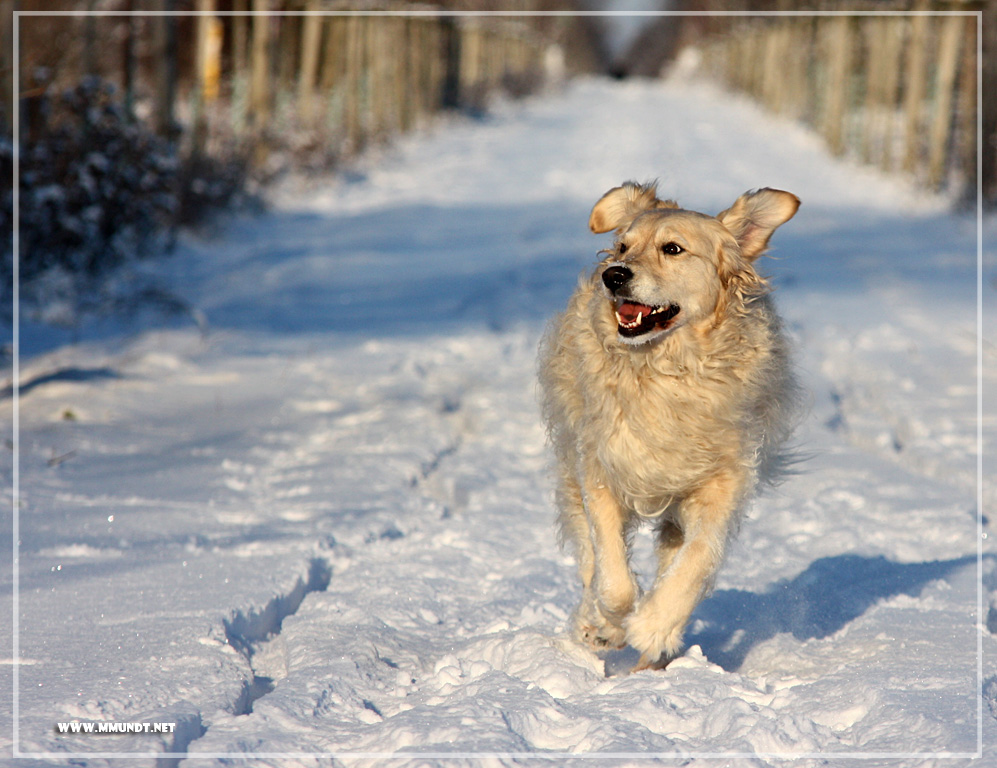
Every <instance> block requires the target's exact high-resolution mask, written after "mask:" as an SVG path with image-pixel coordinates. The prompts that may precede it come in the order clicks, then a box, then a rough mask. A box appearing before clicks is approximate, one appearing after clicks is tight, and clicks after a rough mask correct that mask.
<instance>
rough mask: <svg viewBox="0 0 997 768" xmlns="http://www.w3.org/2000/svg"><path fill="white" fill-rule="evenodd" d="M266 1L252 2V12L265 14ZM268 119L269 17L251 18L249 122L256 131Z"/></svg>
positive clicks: (266, 8)
mask: <svg viewBox="0 0 997 768" xmlns="http://www.w3.org/2000/svg"><path fill="white" fill-rule="evenodd" d="M268 5H269V3H268V0H253V12H254V13H255V14H262V13H265V12H266V11H267V10H269V8H268ZM269 117H270V17H269V16H261V15H255V16H253V50H252V62H251V67H250V84H249V120H250V124H251V125H252V126H253V128H254V129H255V130H257V131H259V130H260V129H262V128H263V127H264V126H265V125H266V122H267V120H268V119H269Z"/></svg>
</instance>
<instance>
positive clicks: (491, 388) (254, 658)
mask: <svg viewBox="0 0 997 768" xmlns="http://www.w3.org/2000/svg"><path fill="white" fill-rule="evenodd" d="M654 177H657V178H658V179H659V180H660V189H661V191H662V192H663V193H664V194H667V195H668V196H674V197H675V198H677V199H678V200H679V201H680V202H681V203H683V204H685V205H687V206H689V207H693V208H696V209H698V210H709V211H719V210H721V209H723V208H724V207H726V206H727V205H728V204H729V203H731V202H732V201H733V200H734V198H735V197H736V196H737V195H739V194H740V193H742V192H744V191H745V190H747V189H749V188H755V187H760V186H774V187H781V188H783V189H788V190H790V191H792V192H794V193H796V194H797V195H798V196H799V197H800V198H801V199H802V200H803V207H802V209H801V211H800V213H799V214H798V216H797V217H796V218H795V219H794V220H793V221H791V222H790V223H789V224H787V225H786V226H785V227H784V228H782V229H781V230H780V231H779V233H778V234H777V235H776V237H775V241H774V246H775V248H774V253H773V255H774V256H775V257H776V258H775V259H772V260H768V261H767V262H766V264H765V268H766V269H767V271H768V272H769V273H770V274H771V275H772V277H773V279H774V282H775V284H776V286H777V294H776V297H777V303H778V305H779V307H780V308H781V310H782V313H783V315H784V317H785V319H786V321H787V324H788V326H789V327H790V329H791V331H792V333H793V336H794V340H795V342H796V344H797V346H798V350H799V354H798V362H799V366H800V369H801V376H802V378H803V380H804V382H805V384H806V386H807V387H808V389H809V390H810V392H811V393H812V413H811V416H810V418H809V419H808V420H807V422H806V424H805V425H804V427H803V429H802V430H801V433H800V442H801V444H802V447H803V449H804V450H805V451H806V452H807V453H808V454H809V455H810V458H809V460H808V461H807V462H806V464H805V465H804V467H803V471H802V472H801V474H799V475H797V476H794V477H792V478H790V479H789V481H788V482H786V483H785V484H784V485H783V486H782V487H781V488H780V489H779V490H778V492H777V493H773V494H770V495H767V496H765V497H763V498H761V499H760V500H758V501H757V502H756V503H755V504H754V506H753V508H752V511H751V513H750V515H749V519H748V520H746V522H745V525H744V528H743V531H742V534H741V536H740V538H739V540H738V542H737V544H736V545H735V547H734V548H733V551H732V552H731V555H730V557H729V559H728V561H727V564H726V566H725V568H724V570H723V572H722V575H721V578H720V580H719V583H718V588H717V591H716V593H715V594H714V596H713V597H712V598H711V599H710V600H708V601H706V602H705V603H703V605H702V606H701V607H700V609H699V610H698V611H697V614H696V617H695V619H694V622H693V624H692V625H691V627H690V631H689V633H688V636H687V642H688V644H689V646H690V647H689V650H688V652H687V654H686V656H685V657H683V658H681V659H679V660H677V661H676V662H674V663H673V664H672V665H671V666H670V667H669V668H668V670H667V671H666V672H664V673H652V672H647V673H640V674H635V675H625V674H620V673H621V671H622V670H625V669H626V668H628V666H629V665H630V664H632V662H633V660H634V656H632V655H630V654H629V653H628V652H626V651H624V652H619V653H616V654H613V655H611V656H610V657H609V658H607V659H600V658H597V657H595V656H594V655H592V654H590V653H588V652H587V651H585V650H584V649H582V648H580V647H577V646H575V645H574V644H573V643H572V642H571V641H570V640H569V639H568V638H567V636H566V635H565V627H566V619H567V617H568V614H569V613H570V611H571V610H572V608H573V607H574V602H575V600H576V599H577V596H578V587H577V585H576V583H575V573H574V567H573V565H572V563H571V561H570V559H569V558H566V557H565V556H564V555H563V554H562V553H560V552H559V551H558V549H557V546H556V543H555V540H554V530H553V510H552V505H551V498H550V497H551V492H550V484H549V481H548V477H547V475H546V467H547V455H546V451H545V446H544V435H543V431H542V428H541V426H540V423H539V418H538V414H537V407H536V401H535V385H534V379H535V375H534V365H535V362H534V360H535V350H536V343H537V341H538V339H539V335H540V333H541V331H542V329H543V324H544V322H545V320H546V319H547V318H548V317H549V316H550V315H551V314H553V313H554V312H556V311H558V310H559V309H560V307H561V306H562V305H563V303H564V301H565V300H566V298H567V296H568V294H569V293H570V291H571V290H572V288H573V286H574V283H575V280H576V278H577V276H578V274H579V273H580V272H581V271H582V270H583V269H585V268H587V267H588V266H590V265H591V264H593V263H594V261H595V258H596V257H595V253H596V251H597V250H598V249H599V248H602V247H604V246H605V244H606V242H607V240H606V239H605V238H596V237H594V236H592V235H590V234H588V232H587V228H586V220H587V215H588V210H589V209H590V207H591V205H592V203H593V202H594V201H595V200H596V199H597V198H598V197H599V196H600V195H601V194H602V193H603V192H604V191H606V190H607V189H608V188H610V187H612V186H614V185H616V184H618V183H620V182H621V181H623V180H625V179H628V178H636V179H639V180H643V179H647V178H654ZM975 228H976V225H975V222H974V221H973V220H971V219H969V218H964V217H961V216H953V215H950V214H948V213H947V212H946V209H945V206H944V204H943V202H942V201H939V200H935V199H930V198H929V199H926V198H922V197H919V196H918V195H916V194H915V193H914V192H913V191H912V190H911V189H909V188H907V187H906V186H904V184H903V183H902V182H899V181H896V180H892V179H887V178H883V177H880V176H878V175H876V174H874V173H872V172H870V171H865V170H861V169H858V168H856V167H854V166H851V165H848V164H845V163H842V162H840V161H836V160H834V159H832V158H830V157H829V156H827V154H826V153H825V152H824V151H823V150H822V149H821V147H820V144H819V142H818V141H817V140H816V139H814V138H813V137H812V136H810V135H809V134H808V133H806V132H805V131H804V130H803V129H801V128H799V127H796V126H794V125H792V124H789V123H786V122H782V121H777V120H774V119H772V118H770V117H767V116H765V115H763V114H762V113H761V112H759V111H758V110H757V109H756V108H754V107H753V106H751V105H750V104H747V103H745V102H742V101H739V100H736V99H731V98H730V97H727V96H725V95H724V94H722V93H720V92H718V91H715V90H713V89H711V88H708V87H702V86H698V87H689V86H684V85H679V84H675V83H667V84H662V83H624V84H619V83H608V82H601V81H582V82H578V83H575V84H573V85H571V86H570V87H568V88H567V89H566V91H565V92H564V93H558V94H552V95H548V96H545V97H543V98H541V99H534V100H531V101H529V102H526V103H525V104H516V105H510V106H505V107H503V108H501V109H499V110H497V112H496V114H495V115H493V116H491V117H489V118H488V119H486V120H483V121H480V122H465V121H454V122H453V123H452V124H449V125H445V126H441V127H439V128H438V129H437V130H436V131H434V132H433V133H432V134H430V135H423V136H418V137H412V138H408V139H406V140H405V141H404V142H403V143H402V144H401V145H399V146H398V147H396V148H395V149H392V150H390V151H385V152H384V153H383V154H382V155H381V156H380V157H377V158H371V159H369V161H368V163H367V165H366V166H365V167H364V168H362V169H360V171H359V172H358V173H357V174H355V176H354V177H352V178H350V179H346V180H338V181H334V182H329V183H328V184H327V185H325V186H322V187H311V188H308V189H304V190H301V189H299V190H297V191H295V192H293V193H292V192H288V193H287V194H286V195H285V196H284V197H283V199H282V201H281V203H280V205H279V206H278V207H277V209H276V210H274V211H273V212H271V213H269V214H267V215H265V216H262V217H259V218H257V219H253V220H245V221H239V222H237V223H235V224H233V225H232V226H231V227H229V229H228V231H227V232H226V233H225V234H224V236H223V237H220V238H219V239H217V240H212V241H208V242H193V243H188V244H186V245H185V246H184V247H183V248H182V249H181V252H180V253H179V254H177V255H176V256H175V257H174V258H172V259H171V260H170V261H169V263H168V264H167V265H166V266H165V267H164V269H165V270H167V272H168V274H167V275H166V276H165V278H166V279H168V280H170V281H171V286H172V289H173V290H175V291H176V292H177V293H178V294H179V295H181V296H183V297H184V298H185V299H186V300H187V301H189V302H190V303H191V305H193V306H195V307H197V309H198V310H199V311H200V312H203V313H204V316H205V317H206V318H207V330H206V332H205V333H203V334H202V333H201V332H200V331H199V330H197V329H186V328H148V329H136V330H134V331H133V332H129V333H123V334H120V335H116V336H110V337H107V336H105V337H102V338H99V339H94V340H92V341H89V342H85V343H81V344H77V345H66V346H61V347H57V348H55V349H52V350H50V351H47V352H45V353H40V354H37V355H34V356H28V357H26V358H25V359H23V360H22V372H21V381H22V389H21V400H20V404H21V408H20V419H21V462H20V469H21V473H20V484H21V492H22V496H23V500H22V506H21V509H20V514H19V525H20V539H21V546H20V554H21V560H20V568H19V572H18V573H19V579H20V581H19V597H20V613H19V638H20V656H21V658H22V663H21V665H20V666H19V668H18V669H19V685H18V697H17V705H18V707H19V718H18V722H17V728H18V731H17V737H18V747H19V749H20V751H21V752H22V753H35V754H37V755H38V760H39V761H41V762H50V763H52V764H65V762H66V761H67V759H68V757H69V756H70V755H74V754H75V755H81V754H84V753H85V754H88V755H92V756H91V757H88V758H86V759H85V760H84V762H85V763H86V764H88V765H102V764H107V763H108V762H114V755H115V754H120V753H125V752H127V753H136V752H137V753H158V754H160V755H161V756H162V755H166V756H167V759H168V760H171V761H173V762H179V763H180V764H182V765H184V766H209V765H217V764H221V763H224V762H226V759H227V758H226V757H225V756H226V755H234V754H243V753H247V754H252V755H255V756H256V758H255V761H254V762H255V764H261V765H266V764H281V765H285V764H289V763H290V764H301V765H314V764H315V759H314V758H310V757H308V755H316V754H323V755H326V756H329V755H332V754H334V753H335V754H338V755H343V756H344V759H345V761H346V762H348V763H349V764H371V765H381V764H384V762H385V761H384V759H383V757H384V755H385V754H387V753H391V754H395V753H398V752H403V753H420V754H423V755H424V757H422V758H418V759H416V758H414V757H413V758H411V759H409V760H398V761H393V762H392V763H391V764H411V765H443V764H447V765H450V764H457V763H467V764H471V763H474V764H478V762H480V761H478V760H475V759H473V757H472V756H473V755H478V756H479V757H480V756H482V755H485V754H489V753H490V754H493V755H495V756H496V757H495V758H494V760H495V764H512V763H515V762H518V761H520V760H522V759H523V756H525V755H528V754H531V753H540V752H545V753H547V754H548V755H550V754H557V753H567V752H571V753H588V754H589V755H590V756H591V755H592V754H594V753H597V752H598V753H612V754H613V755H616V756H617V757H620V758H621V759H619V760H616V761H614V764H620V765H626V764H635V765H636V764H641V763H642V762H643V760H642V756H651V755H655V754H659V755H670V756H675V755H680V754H681V755H687V756H689V758H690V760H695V758H697V757H699V758H702V759H703V760H704V761H705V760H706V759H707V758H709V757H710V756H718V755H724V756H741V757H743V759H744V764H757V765H766V764H770V763H772V762H774V761H775V760H776V758H775V757H774V756H775V755H786V754H790V755H803V756H806V762H812V763H814V764H817V763H818V762H819V759H818V757H821V758H830V759H831V760H832V764H833V760H834V759H835V756H838V757H842V756H846V755H851V756H856V755H857V756H865V757H873V756H880V757H881V758H882V760H873V761H872V763H870V764H881V762H885V758H886V756H896V757H897V758H900V761H899V762H900V764H912V763H913V762H915V759H914V757H913V756H914V755H920V756H921V757H922V758H923V759H931V757H932V756H936V757H937V756H940V755H942V754H956V755H961V756H962V757H961V758H960V759H958V760H955V761H954V762H953V761H951V760H946V761H944V763H943V764H945V765H952V764H955V765H960V764H965V765H970V764H977V763H975V762H974V761H972V760H970V759H969V758H970V756H971V755H972V754H973V753H975V752H976V750H977V748H978V738H979V736H980V731H979V727H980V725H981V724H982V727H983V737H984V739H985V741H986V742H987V746H986V747H985V754H986V756H987V757H988V758H989V759H991V760H997V728H995V727H994V725H995V722H994V715H993V714H992V711H991V708H994V709H997V657H995V651H997V642H995V633H997V609H994V610H992V611H991V612H990V615H989V616H987V615H984V616H983V617H979V616H978V615H977V595H978V592H977V589H978V585H979V584H980V581H979V578H980V573H979V572H978V560H977V551H978V542H979V537H978V530H977V502H976V466H977V464H976V462H977V456H976V450H977V445H976V443H977V433H976V429H977V419H976V395H977V383H976V354H977V346H976V290H977V282H976V229H975ZM994 234H997V227H994V226H993V223H992V222H989V223H988V236H989V239H988V242H990V243H992V242H993V235H994ZM994 255H995V254H994V253H993V252H990V253H988V254H987V257H988V262H987V269H986V271H985V283H984V301H985V318H984V326H985V328H987V329H992V328H993V327H994V321H995V319H997V318H995V316H994V311H993V298H994V295H993V294H994V266H993V265H994V258H993V257H994ZM29 331H31V329H29ZM983 377H984V383H985V387H986V388H987V392H988V393H992V392H993V391H994V382H995V380H997V355H995V353H994V346H993V339H992V338H990V339H987V340H985V342H984V370H983ZM4 403H5V404H7V403H10V399H9V395H7V396H6V397H5V400H4ZM3 418H4V420H9V419H10V408H9V407H8V408H7V411H6V412H5V413H4V414H3ZM983 439H984V448H985V450H984V456H985V462H986V466H985V472H986V474H987V475H988V476H989V477H993V475H994V474H995V470H997V466H995V463H994V459H993V455H994V448H995V447H997V446H995V439H997V423H995V421H994V418H993V416H992V415H989V416H987V418H985V420H984V423H983ZM5 455H6V458H5V465H4V467H3V472H4V481H5V483H6V485H7V493H8V495H9V493H10V491H11V487H10V483H11V472H12V466H11V455H10V453H9V452H8V453H7V454H5ZM984 495H985V498H984V504H985V507H984V509H985V510H987V511H988V512H989V510H992V509H993V503H994V501H995V500H997V496H995V492H994V489H993V487H992V486H989V487H987V488H985V494H984ZM991 525H992V523H991V521H990V520H989V519H988V520H986V521H985V531H986V532H988V533H990V532H991ZM5 541H6V542H7V544H6V545H5V546H8V547H9V546H10V543H9V542H10V537H9V536H8V537H6V539H5ZM984 543H985V545H986V550H985V554H986V556H985V557H984V559H983V563H982V566H983V567H982V571H983V573H982V577H983V585H984V589H985V597H984V600H985V606H984V607H985V609H986V601H989V600H990V596H991V594H994V595H995V599H997V567H995V565H994V563H995V561H994V560H993V559H992V551H993V550H992V547H991V546H990V543H989V540H987V541H985V542H984ZM638 555H639V556H640V557H641V559H642V562H643V563H644V566H645V570H649V569H650V562H649V552H648V551H647V542H645V541H643V540H641V541H638ZM4 587H5V592H4V601H5V604H6V605H7V606H8V607H7V608H5V609H4V613H3V614H2V615H3V617H4V618H3V619H2V620H0V621H6V622H9V621H10V616H11V610H10V606H11V601H12V599H13V597H12V589H13V584H12V577H11V575H10V574H9V572H8V574H7V575H6V578H5V584H4ZM985 613H986V611H985ZM981 618H982V622H983V624H984V625H985V626H980V625H979V623H978V622H979V621H980V620H981ZM8 630H9V627H6V626H5V636H6V637H10V632H9V631H8ZM8 642H9V641H8ZM979 648H982V650H983V655H982V657H981V656H979V655H978V649H979ZM11 658H12V653H6V654H5V658H4V664H3V666H2V667H0V676H2V678H3V680H2V682H0V684H2V685H3V686H5V687H6V689H7V690H11V683H12V675H13V673H14V666H13V664H12V662H11ZM981 658H982V663H983V680H984V684H983V685H982V686H981V685H980V680H979V678H978V666H977V664H978V661H979V660H980V659H981ZM981 697H982V698H981ZM0 710H2V711H3V717H4V718H5V722H7V723H10V722H11V718H12V716H13V702H6V701H0ZM981 717H982V720H981ZM71 720H80V721H88V722H89V721H94V722H99V721H114V722H139V721H141V722H169V723H176V724H177V728H176V729H175V731H174V733H173V734H172V735H170V734H166V735H153V734H132V735H113V736H111V735H105V736H86V735H66V734H59V733H57V731H56V723H58V722H68V721H71ZM11 732H12V731H11V729H9V728H5V729H4V734H5V735H9V734H10V733H11ZM0 738H4V736H0ZM10 744H11V742H10V740H9V739H8V741H7V742H6V747H5V751H6V753H7V754H8V755H9V754H10V749H11V746H10ZM350 755H352V756H353V757H352V758H350V759H347V758H348V756H350ZM293 756H300V757H293ZM904 756H907V757H904ZM622 758H626V759H622ZM579 761H581V758H579ZM147 762H149V763H150V764H151V763H152V762H153V758H152V757H151V756H150V757H149V758H148V759H147ZM597 762H598V761H597ZM137 764H140V762H135V761H130V762H129V765H137ZM588 764H596V763H592V762H589V763H588Z"/></svg>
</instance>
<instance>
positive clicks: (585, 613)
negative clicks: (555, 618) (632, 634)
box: [572, 601, 627, 651]
mask: <svg viewBox="0 0 997 768" xmlns="http://www.w3.org/2000/svg"><path fill="white" fill-rule="evenodd" d="M572 635H573V636H574V638H575V640H577V641H578V642H579V643H582V644H583V645H587V646H588V647H589V648H591V649H592V650H594V651H609V650H613V649H616V648H623V647H624V646H625V645H626V644H627V642H626V632H624V630H623V627H621V626H619V625H617V624H614V623H613V622H611V621H609V620H608V619H607V618H606V617H605V616H603V615H602V613H601V612H600V611H599V609H598V608H597V607H596V606H595V604H594V603H592V602H589V601H585V602H583V603H582V604H581V605H579V606H578V609H577V610H576V611H575V614H574V617H573V619H572Z"/></svg>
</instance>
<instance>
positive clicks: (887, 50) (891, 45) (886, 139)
mask: <svg viewBox="0 0 997 768" xmlns="http://www.w3.org/2000/svg"><path fill="white" fill-rule="evenodd" d="M884 23H885V25H886V32H885V39H884V40H883V49H884V52H883V85H882V91H883V112H882V115H883V117H882V123H883V125H882V131H881V135H882V139H881V140H882V152H881V155H880V167H881V168H882V169H883V170H884V171H889V170H892V169H893V167H894V151H893V137H894V136H895V134H896V115H895V112H896V108H897V105H898V104H899V102H900V71H901V69H902V60H903V46H904V28H905V27H906V19H904V18H903V17H901V16H892V17H890V18H888V19H885V20H884Z"/></svg>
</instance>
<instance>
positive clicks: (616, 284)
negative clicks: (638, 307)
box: [602, 267, 634, 293]
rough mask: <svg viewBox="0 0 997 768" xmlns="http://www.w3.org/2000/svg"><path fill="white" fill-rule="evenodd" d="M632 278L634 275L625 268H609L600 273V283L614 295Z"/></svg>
mask: <svg viewBox="0 0 997 768" xmlns="http://www.w3.org/2000/svg"><path fill="white" fill-rule="evenodd" d="M633 276H634V273H633V272H631V271H630V270H629V269H627V268H626V267H609V268H608V269H607V270H606V271H605V272H603V273H602V282H603V283H605V284H606V287H607V288H608V289H609V290H611V291H612V292H613V293H616V292H617V291H618V290H620V288H622V287H623V286H624V285H626V284H627V282H628V281H629V280H630V278H631V277H633Z"/></svg>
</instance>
